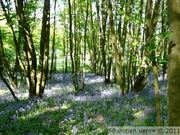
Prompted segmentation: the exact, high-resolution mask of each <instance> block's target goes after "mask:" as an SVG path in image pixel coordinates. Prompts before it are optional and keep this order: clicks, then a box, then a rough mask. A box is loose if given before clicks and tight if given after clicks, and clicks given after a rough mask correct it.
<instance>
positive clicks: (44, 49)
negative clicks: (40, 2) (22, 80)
mask: <svg viewBox="0 0 180 135" xmlns="http://www.w3.org/2000/svg"><path fill="white" fill-rule="evenodd" d="M49 36H50V0H45V1H44V10H43V20H42V30H41V41H40V56H39V65H38V75H37V85H36V95H37V96H39V97H42V95H43V92H44V89H45V85H46V80H47V75H48V58H49Z"/></svg>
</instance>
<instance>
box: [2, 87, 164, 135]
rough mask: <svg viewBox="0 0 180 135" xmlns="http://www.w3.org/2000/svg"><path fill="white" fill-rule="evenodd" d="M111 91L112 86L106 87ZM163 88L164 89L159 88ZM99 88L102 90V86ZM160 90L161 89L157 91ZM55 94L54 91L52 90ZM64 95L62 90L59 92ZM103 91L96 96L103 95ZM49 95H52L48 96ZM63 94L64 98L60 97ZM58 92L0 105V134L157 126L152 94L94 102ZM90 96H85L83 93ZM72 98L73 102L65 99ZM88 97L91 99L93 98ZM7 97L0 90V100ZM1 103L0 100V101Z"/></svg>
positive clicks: (92, 132)
mask: <svg viewBox="0 0 180 135" xmlns="http://www.w3.org/2000/svg"><path fill="white" fill-rule="evenodd" d="M109 87H112V86H109ZM162 87H163V88H164V86H162ZM98 88H101V89H102V91H103V88H102V85H101V84H100V86H99V87H98ZM160 89H161V87H160ZM52 91H55V90H52ZM59 91H63V88H59V90H57V93H58V92H59ZM102 91H99V93H101V94H102ZM163 91H164V89H163ZM50 93H51V92H50ZM63 94H64V96H62V95H63ZM63 94H62V93H61V92H59V93H58V94H57V95H56V94H54V95H45V96H44V97H43V99H39V98H34V99H29V100H27V99H26V98H24V97H23V99H22V100H21V101H19V102H14V101H12V100H9V101H8V100H7V101H5V102H0V119H1V121H0V134H2V135H42V134H43V135H50V134H51V135H58V134H59V135H71V134H78V135H79V134H82V135H84V134H87V135H96V134H97V135H106V134H108V127H115V126H156V111H155V108H156V107H155V100H154V94H153V91H152V90H150V89H149V88H146V89H145V90H143V91H141V92H140V93H133V92H131V93H129V94H128V95H124V96H121V95H120V94H118V93H115V94H114V95H113V96H109V97H102V95H99V97H98V98H97V99H96V100H85V101H84V100H74V99H82V97H83V96H82V93H76V94H74V93H72V92H65V93H64V92H63ZM83 94H84V95H85V96H89V94H88V93H83ZM68 95H73V97H74V99H72V98H67V97H68ZM96 95H97V93H94V95H93V94H92V93H91V96H96ZM4 96H7V92H5V90H0V98H2V97H4ZM0 101H1V100H0ZM161 104H162V107H161V109H162V123H163V125H164V126H166V125H167V104H166V96H165V95H161Z"/></svg>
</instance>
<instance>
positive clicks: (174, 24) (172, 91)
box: [168, 0, 180, 126]
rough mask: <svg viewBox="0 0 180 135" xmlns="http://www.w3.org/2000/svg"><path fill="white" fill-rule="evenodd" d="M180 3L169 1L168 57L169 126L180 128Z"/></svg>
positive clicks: (173, 0) (177, 0) (175, 0)
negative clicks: (169, 35)
mask: <svg viewBox="0 0 180 135" xmlns="http://www.w3.org/2000/svg"><path fill="white" fill-rule="evenodd" d="M179 7H180V1H179V0H168V18H169V30H170V31H171V32H173V34H174V36H172V37H171V38H170V53H169V56H168V59H169V63H168V125H169V126H180V83H179V80H180V8H179Z"/></svg>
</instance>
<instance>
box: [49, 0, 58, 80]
mask: <svg viewBox="0 0 180 135" xmlns="http://www.w3.org/2000/svg"><path fill="white" fill-rule="evenodd" d="M55 44H56V0H55V2H54V26H53V43H52V53H51V65H50V70H49V79H50V80H51V79H52V73H53V72H54V71H53V70H54V68H53V67H54V66H56V65H55V62H54V60H55Z"/></svg>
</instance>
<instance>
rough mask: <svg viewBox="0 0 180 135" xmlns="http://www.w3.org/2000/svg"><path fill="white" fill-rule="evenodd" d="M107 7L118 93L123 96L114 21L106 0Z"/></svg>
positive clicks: (109, 2)
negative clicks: (118, 85)
mask: <svg viewBox="0 0 180 135" xmlns="http://www.w3.org/2000/svg"><path fill="white" fill-rule="evenodd" d="M107 6H108V14H109V20H110V21H109V25H110V30H111V40H112V41H111V42H112V45H113V51H114V57H115V63H116V74H117V77H118V81H119V84H120V91H121V93H122V94H125V89H124V87H122V85H123V81H122V75H121V69H120V61H119V60H120V58H119V54H118V49H117V44H116V42H117V38H116V35H115V30H114V20H113V11H112V4H111V1H110V0H107Z"/></svg>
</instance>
